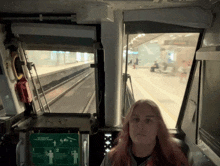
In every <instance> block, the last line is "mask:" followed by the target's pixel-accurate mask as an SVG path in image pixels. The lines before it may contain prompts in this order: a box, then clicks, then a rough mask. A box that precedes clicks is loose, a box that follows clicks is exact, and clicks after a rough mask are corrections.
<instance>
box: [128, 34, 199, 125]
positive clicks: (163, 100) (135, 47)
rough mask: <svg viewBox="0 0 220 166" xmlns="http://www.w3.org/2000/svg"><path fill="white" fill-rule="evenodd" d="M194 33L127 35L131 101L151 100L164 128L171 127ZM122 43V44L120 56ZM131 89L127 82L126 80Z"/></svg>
mask: <svg viewBox="0 0 220 166" xmlns="http://www.w3.org/2000/svg"><path fill="white" fill-rule="evenodd" d="M198 37H199V34H198V33H165V34H161V33H160V34H135V35H129V41H128V43H129V44H128V50H129V51H128V74H130V75H131V79H132V87H133V90H134V97H135V100H139V99H151V100H153V101H155V102H156V103H157V105H158V106H159V108H160V110H161V113H162V115H163V118H164V120H165V123H166V124H167V127H168V128H175V125H176V122H177V118H178V115H179V111H180V107H181V104H182V100H183V96H184V92H185V89H186V83H187V81H188V77H189V72H190V69H191V65H192V61H193V57H194V54H195V49H196V45H197V40H198ZM125 52H126V46H124V57H125ZM128 86H129V88H130V89H131V85H130V83H129V82H128Z"/></svg>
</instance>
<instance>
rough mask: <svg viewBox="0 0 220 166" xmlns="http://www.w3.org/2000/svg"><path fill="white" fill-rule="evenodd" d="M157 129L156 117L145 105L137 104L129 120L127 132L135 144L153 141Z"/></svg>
mask: <svg viewBox="0 0 220 166" xmlns="http://www.w3.org/2000/svg"><path fill="white" fill-rule="evenodd" d="M157 131H158V117H156V115H155V113H154V111H153V110H152V109H151V108H150V107H149V106H148V105H147V104H141V105H138V106H137V107H136V108H135V109H134V111H133V113H132V115H131V118H130V120H129V133H130V137H131V140H132V142H133V143H135V144H151V143H153V142H155V140H156V136H157Z"/></svg>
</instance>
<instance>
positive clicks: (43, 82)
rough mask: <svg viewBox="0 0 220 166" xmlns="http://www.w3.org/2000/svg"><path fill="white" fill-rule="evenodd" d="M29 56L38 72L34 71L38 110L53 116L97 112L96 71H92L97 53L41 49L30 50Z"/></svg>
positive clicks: (28, 51) (32, 71)
mask: <svg viewBox="0 0 220 166" xmlns="http://www.w3.org/2000/svg"><path fill="white" fill-rule="evenodd" d="M26 54H27V58H28V61H29V62H33V63H34V64H35V66H36V71H37V72H36V71H35V70H34V68H32V70H31V73H32V74H31V75H32V76H33V78H34V84H32V89H33V92H34V95H35V98H34V101H35V106H36V108H37V110H42V111H44V112H50V113H95V112H96V108H95V78H94V69H92V68H90V64H91V63H94V55H93V54H91V53H82V52H64V51H39V50H34V51H33V50H26ZM36 73H37V74H38V76H39V80H38V78H37V74H36ZM31 75H30V76H31ZM35 87H36V89H37V91H35V90H34V89H35ZM41 87H42V89H43V92H44V94H45V97H46V101H47V102H45V98H44V95H43V93H42V89H41ZM37 96H38V97H37ZM46 103H47V104H48V105H49V108H48V107H47V106H46Z"/></svg>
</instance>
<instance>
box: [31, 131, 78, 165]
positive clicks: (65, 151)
mask: <svg viewBox="0 0 220 166" xmlns="http://www.w3.org/2000/svg"><path fill="white" fill-rule="evenodd" d="M30 152H31V156H32V163H33V164H34V165H36V166H58V165H59V166H79V159H80V151H79V135H78V134H75V133H71V134H67V133H59V134H54V133H51V134H49V133H36V134H31V135H30Z"/></svg>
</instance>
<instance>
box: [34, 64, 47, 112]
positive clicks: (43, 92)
mask: <svg viewBox="0 0 220 166" xmlns="http://www.w3.org/2000/svg"><path fill="white" fill-rule="evenodd" d="M33 67H34V70H35V73H36V76H37V80H38V82H39V84H40V89H41V91H42V93H43V96H44V100H45V102H46V105H47V108H48V110H49V113H50V107H49V104H48V103H47V99H46V96H45V93H44V90H43V88H42V86H41V83H40V79H39V77H38V74H37V69H36V67H35V64H33Z"/></svg>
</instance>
